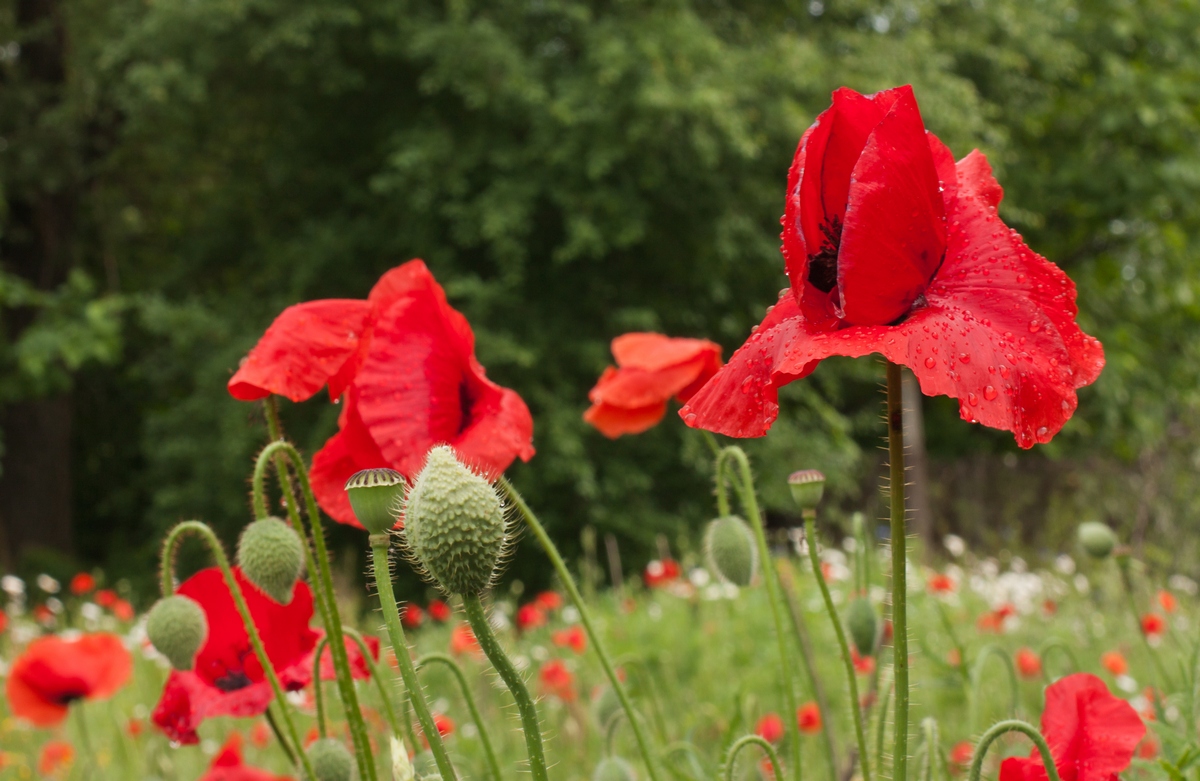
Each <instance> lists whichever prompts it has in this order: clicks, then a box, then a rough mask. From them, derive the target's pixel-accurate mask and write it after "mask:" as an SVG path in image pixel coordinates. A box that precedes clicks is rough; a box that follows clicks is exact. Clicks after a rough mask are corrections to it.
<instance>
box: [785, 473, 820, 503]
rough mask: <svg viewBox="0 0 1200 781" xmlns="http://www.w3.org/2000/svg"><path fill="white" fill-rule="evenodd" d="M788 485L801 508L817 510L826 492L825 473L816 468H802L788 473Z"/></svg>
mask: <svg viewBox="0 0 1200 781" xmlns="http://www.w3.org/2000/svg"><path fill="white" fill-rule="evenodd" d="M788 487H789V488H791V489H792V498H793V499H795V500H796V504H797V505H799V507H800V509H801V510H815V509H817V505H818V504H820V503H821V497H822V496H824V494H825V475H824V474H822V473H821V472H818V471H817V470H816V469H801V470H800V471H799V472H792V473H791V474H790V475H788Z"/></svg>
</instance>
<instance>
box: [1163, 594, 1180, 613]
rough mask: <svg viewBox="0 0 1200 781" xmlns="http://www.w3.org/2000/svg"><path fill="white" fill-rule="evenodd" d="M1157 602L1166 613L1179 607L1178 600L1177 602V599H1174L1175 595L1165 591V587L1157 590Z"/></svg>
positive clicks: (1172, 611)
mask: <svg viewBox="0 0 1200 781" xmlns="http://www.w3.org/2000/svg"><path fill="white" fill-rule="evenodd" d="M1158 604H1159V605H1160V606H1161V607H1162V609H1163V610H1164V611H1166V612H1168V613H1174V612H1175V610H1176V609H1177V608H1178V607H1179V602H1178V600H1176V599H1175V595H1174V594H1172V593H1171V592H1170V591H1167V590H1166V589H1160V590H1159V592H1158Z"/></svg>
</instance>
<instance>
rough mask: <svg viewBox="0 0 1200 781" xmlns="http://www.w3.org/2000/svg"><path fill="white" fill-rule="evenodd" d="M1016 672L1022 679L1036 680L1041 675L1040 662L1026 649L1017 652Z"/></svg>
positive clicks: (1036, 656)
mask: <svg viewBox="0 0 1200 781" xmlns="http://www.w3.org/2000/svg"><path fill="white" fill-rule="evenodd" d="M1016 662H1017V672H1019V673H1020V674H1021V677H1022V678H1037V677H1038V676H1040V675H1041V674H1042V660H1041V658H1039V657H1038V655H1037V654H1035V653H1034V652H1033V651H1031V650H1029V649H1028V648H1022V649H1021V650H1019V651H1017V658H1016Z"/></svg>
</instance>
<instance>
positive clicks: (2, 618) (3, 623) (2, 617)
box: [0, 610, 8, 634]
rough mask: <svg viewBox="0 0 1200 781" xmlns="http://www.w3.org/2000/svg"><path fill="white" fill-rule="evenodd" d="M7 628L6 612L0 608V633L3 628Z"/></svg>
mask: <svg viewBox="0 0 1200 781" xmlns="http://www.w3.org/2000/svg"><path fill="white" fill-rule="evenodd" d="M7 628H8V614H7V613H5V612H4V611H3V610H0V634H3V632H4V630H5V629H7Z"/></svg>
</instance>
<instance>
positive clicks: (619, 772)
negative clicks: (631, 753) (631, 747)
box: [592, 757, 637, 781]
mask: <svg viewBox="0 0 1200 781" xmlns="http://www.w3.org/2000/svg"><path fill="white" fill-rule="evenodd" d="M636 780H637V773H636V772H634V770H633V765H631V764H629V763H628V762H626V761H625V760H624V759H621V758H620V757H605V758H604V759H602V760H600V764H598V765H596V769H595V770H593V771H592V781H636Z"/></svg>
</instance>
